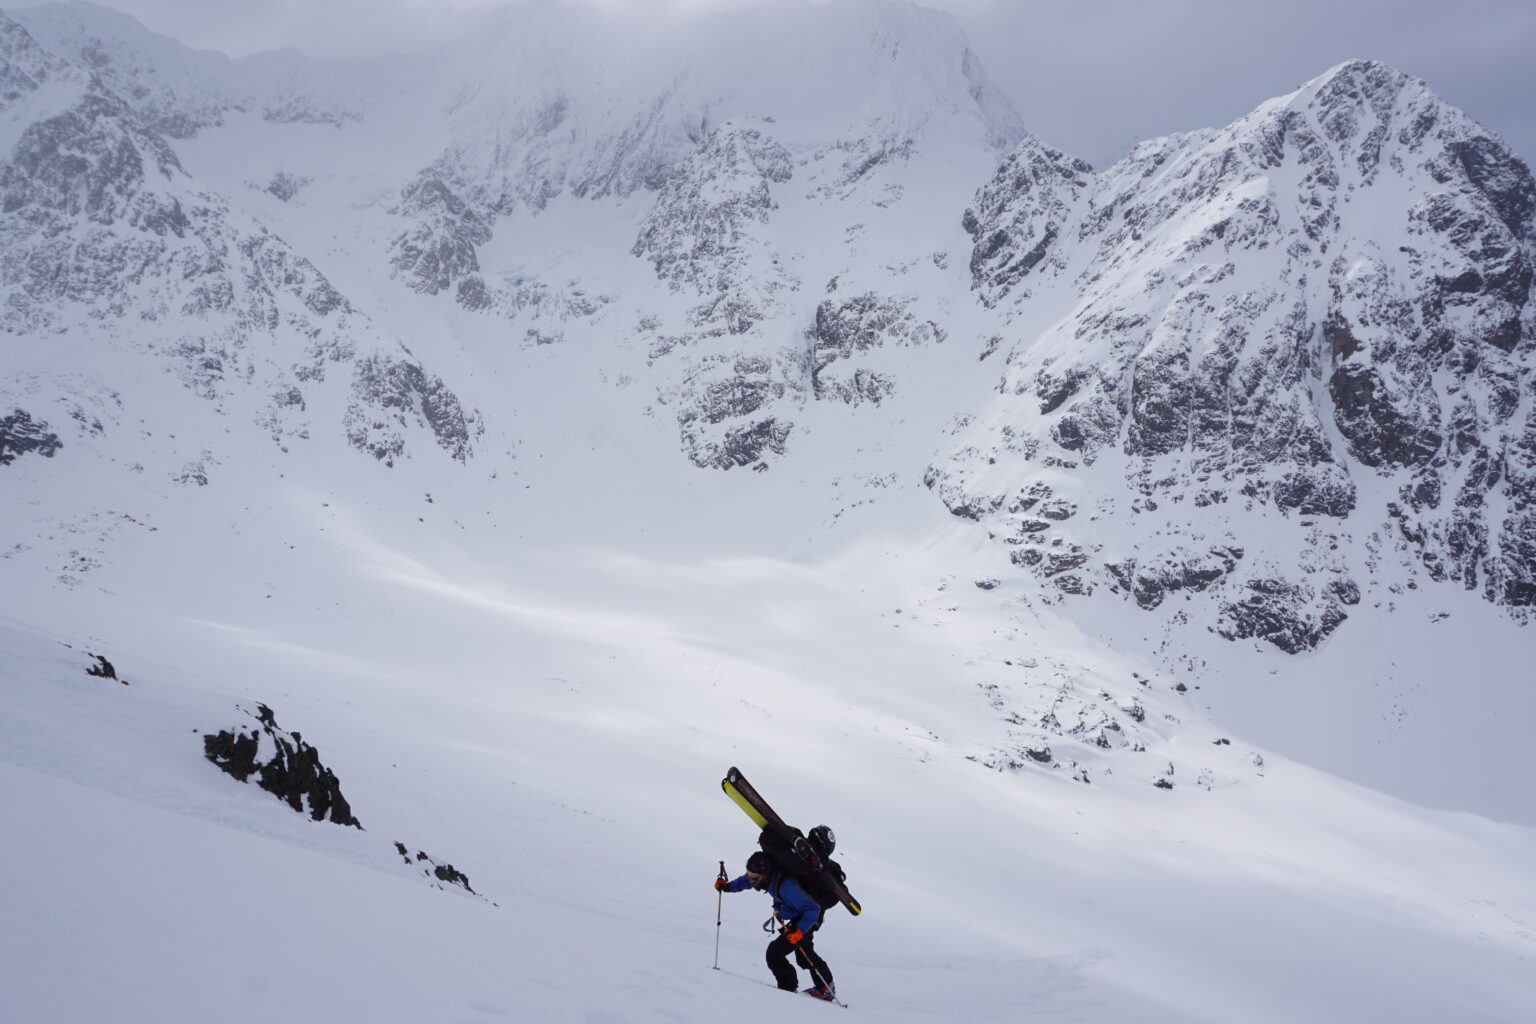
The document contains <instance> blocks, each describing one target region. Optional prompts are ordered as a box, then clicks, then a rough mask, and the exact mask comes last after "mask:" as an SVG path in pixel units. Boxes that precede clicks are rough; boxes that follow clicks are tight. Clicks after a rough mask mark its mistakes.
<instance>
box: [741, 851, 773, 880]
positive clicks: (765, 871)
mask: <svg viewBox="0 0 1536 1024" xmlns="http://www.w3.org/2000/svg"><path fill="white" fill-rule="evenodd" d="M747 871H748V872H749V873H751V874H754V875H771V874H773V858H772V857H770V856H768V855H767V854H766V853H764V852H763V851H762V850H758V851H757V852H756V853H754V854H753V855H752V856H750V857H748V858H747Z"/></svg>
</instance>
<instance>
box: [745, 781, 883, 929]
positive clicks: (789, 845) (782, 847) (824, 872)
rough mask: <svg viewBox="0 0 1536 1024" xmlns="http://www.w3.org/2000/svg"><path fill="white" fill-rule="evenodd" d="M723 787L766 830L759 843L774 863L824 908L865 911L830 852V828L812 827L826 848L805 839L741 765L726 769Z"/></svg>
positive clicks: (758, 825) (756, 823)
mask: <svg viewBox="0 0 1536 1024" xmlns="http://www.w3.org/2000/svg"><path fill="white" fill-rule="evenodd" d="M720 788H721V789H723V790H724V791H725V795H726V796H728V797H730V798H731V800H732V801H733V802H734V803H735V804H736V806H737V807H740V808H741V809H742V810H743V811H745V812H746V815H747V817H749V818H751V819H752V821H753V823H754V824H755V825H757V827H758V828H760V829H762V830H763V831H762V833H761V834H760V835H759V836H758V838H757V844H758V845H759V846H760V847H762V849H763V852H764V853H766V854H768V856H769V857H770V858H771V859H772V860H773V863H774V866H775V867H777V868H778V869H779V870H780V871H782V872H784V873H785V874H787V875H790V876H792V877H794V878H795V879H796V880H797V881H798V882H800V884H801V886H802V888H804V889H805V891H806V892H807V893H808V894H809V895H810V896H811V898H812V899H814V900H815V901H816V902H817V903H819V904H820V905H821V907H822V909H827V908H829V907H831V906H832V905H833V904H835V903H841V904H842V905H843V906H845V907H847V908H848V912H849V913H850V914H858V913H860V912H861V911H862V909H863V908H861V907H860V906H859V901H858V900H856V899H854V898H853V894H852V893H850V892H849V891H848V888H847V886H846V885H844V884H843V879H844V877H845V876H844V875H843V869H842V867H841V866H839V865H838V863H837V861H835V860H832V859H831V857H830V856H828V854H830V853H831V852H832V851H831V849H830V844H831V841H832V838H831V830H830V829H826V827H825V826H821V828H820V829H812V830H811V833H812V835H813V836H814V835H816V834H817V833H818V831H820V832H821V835H822V838H823V840H824V843H823V849H822V850H821V851H818V850H817V849H815V847H814V845H813V844H812V843H810V842H808V841H807V840H806V837H805V835H804V833H802V832H801V831H800V830H799V829H797V828H794V827H793V826H791V825H790V824H788V823H787V822H786V821H785V820H784V819H783V818H781V817H779V816H778V814H776V813H774V810H773V808H772V807H769V806H768V801H766V800H764V799H763V798H762V795H761V794H759V793H758V791H757V790H756V789H754V788H753V786H752V784H751V783H750V782H748V781H747V780H746V777H745V776H743V775H742V774H741V772H740V771H739V770H738V769H736V768H732V769H731V770H730V771H728V772H726V773H725V778H723V779H721V780H720Z"/></svg>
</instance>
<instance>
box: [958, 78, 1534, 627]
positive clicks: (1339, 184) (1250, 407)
mask: <svg viewBox="0 0 1536 1024" xmlns="http://www.w3.org/2000/svg"><path fill="white" fill-rule="evenodd" d="M1533 196H1536V186H1533V184H1532V180H1531V176H1530V172H1529V170H1528V168H1526V166H1525V165H1524V163H1523V162H1521V161H1520V160H1519V159H1518V158H1517V157H1515V156H1514V155H1513V154H1512V153H1510V152H1509V150H1508V149H1507V148H1506V147H1505V146H1504V145H1503V144H1502V143H1501V142H1499V141H1498V140H1497V139H1496V138H1493V137H1492V136H1490V135H1489V134H1488V133H1487V132H1485V131H1484V130H1483V129H1481V128H1480V127H1479V126H1478V125H1476V124H1475V123H1474V122H1472V121H1471V120H1470V119H1469V118H1467V117H1466V116H1465V115H1464V114H1462V113H1460V112H1459V111H1456V110H1454V109H1452V108H1450V107H1448V106H1446V105H1445V104H1444V103H1443V102H1442V101H1440V100H1439V99H1438V98H1437V97H1435V96H1434V95H1433V94H1432V93H1431V92H1429V90H1428V89H1427V88H1426V87H1425V86H1424V84H1423V83H1422V82H1418V81H1417V80H1414V79H1412V78H1410V77H1408V76H1406V75H1403V74H1401V73H1400V72H1397V71H1395V70H1393V69H1391V68H1388V67H1385V66H1383V65H1380V64H1376V63H1371V62H1352V63H1349V64H1345V65H1341V66H1340V67H1338V68H1336V69H1334V70H1333V71H1331V72H1329V73H1328V74H1327V75H1324V76H1323V77H1321V78H1319V79H1318V80H1316V81H1314V82H1312V83H1310V84H1309V85H1307V86H1305V87H1303V88H1302V89H1301V90H1300V91H1298V92H1297V93H1295V94H1293V95H1292V96H1288V97H1283V98H1281V99H1279V100H1276V101H1273V102H1271V103H1269V104H1266V105H1265V106H1263V107H1261V108H1260V109H1259V110H1258V111H1256V112H1255V113H1254V114H1252V115H1249V116H1248V117H1246V118H1244V119H1242V120H1240V121H1238V122H1236V123H1234V124H1233V125H1231V126H1229V127H1228V128H1226V129H1223V130H1221V131H1210V132H1202V133H1195V134H1192V135H1187V136H1176V137H1172V138H1168V139H1162V140H1156V141H1154V142H1150V143H1145V144H1143V145H1141V146H1139V147H1137V149H1136V150H1135V151H1134V152H1133V153H1132V154H1131V155H1130V156H1129V157H1127V158H1126V159H1125V160H1123V161H1122V162H1121V163H1119V164H1117V165H1116V166H1115V167H1112V168H1110V169H1109V170H1107V171H1105V172H1103V173H1102V174H1100V175H1089V174H1088V173H1087V172H1086V168H1085V166H1084V165H1082V164H1081V162H1079V161H1075V160H1072V159H1071V158H1069V157H1066V156H1064V155H1062V154H1060V153H1057V152H1055V151H1053V150H1051V149H1049V148H1048V147H1045V146H1042V145H1040V144H1038V143H1026V144H1025V145H1023V146H1021V147H1020V149H1019V150H1018V151H1016V152H1015V153H1014V154H1013V156H1012V157H1010V159H1009V161H1008V162H1007V163H1005V165H1004V166H1003V168H1002V169H1001V170H1000V171H999V173H998V175H997V176H996V177H995V178H994V180H993V181H992V182H991V183H990V184H988V185H987V186H985V187H984V188H983V189H981V190H980V191H979V192H978V193H977V199H976V202H975V203H974V204H973V206H972V207H971V209H970V210H969V211H967V213H966V215H965V226H966V229H967V230H968V232H969V233H970V234H971V236H972V238H973V239H974V240H975V243H976V244H975V248H974V250H973V254H972V260H971V269H972V274H973V287H974V289H975V291H976V293H977V295H978V297H979V298H980V299H981V300H982V301H983V302H984V303H986V304H988V305H990V306H993V307H995V308H997V309H998V310H999V311H1000V312H1001V313H1002V316H1003V321H1004V323H1005V324H1007V323H1011V322H1015V321H1020V322H1022V321H1023V320H1024V318H1025V314H1026V312H1030V313H1033V312H1034V311H1033V310H1032V309H1031V305H1032V303H1033V302H1037V301H1038V302H1054V303H1056V308H1058V309H1060V310H1062V314H1061V315H1060V316H1059V318H1058V319H1055V320H1054V322H1051V323H1049V326H1047V327H1046V328H1045V329H1044V330H1043V331H1041V332H1040V333H1038V334H1036V333H1034V332H1033V331H1030V330H1025V331H1024V332H1022V333H1018V334H1015V336H1014V339H1013V345H1012V348H1011V350H1010V352H1009V354H1008V356H1007V365H1006V368H1005V370H1004V372H1003V376H1002V378H1001V380H1000V381H999V384H998V390H999V392H1000V395H1001V397H1000V398H999V399H998V402H997V404H998V406H999V410H1000V415H999V416H997V417H993V418H992V419H991V420H990V421H989V423H988V425H986V426H983V427H978V428H976V429H974V430H971V431H969V432H967V433H965V435H964V436H965V445H964V446H963V447H962V448H961V449H958V450H957V451H956V452H955V453H954V454H953V455H952V456H951V457H950V459H949V460H948V461H946V462H941V463H938V464H936V466H935V469H934V470H933V471H931V472H930V477H929V479H930V485H931V486H934V487H935V488H936V489H937V490H938V491H939V493H940V494H941V496H942V497H943V498H944V500H945V502H946V503H947V504H948V505H949V506H950V508H951V510H952V511H954V512H955V513H956V514H957V515H965V516H967V517H969V518H977V519H985V520H986V521H987V522H988V524H989V529H991V530H992V531H994V532H995V533H996V534H998V535H999V536H1000V537H1002V538H1003V539H1004V540H1005V541H1006V542H1007V543H1008V544H1009V545H1011V546H1012V548H1013V550H1012V555H1013V560H1014V561H1015V562H1016V563H1017V564H1020V565H1023V566H1026V567H1028V568H1030V569H1032V570H1034V571H1036V572H1037V573H1039V574H1040V575H1041V576H1042V577H1043V578H1044V579H1045V580H1046V581H1048V582H1049V583H1051V584H1054V585H1055V586H1056V587H1057V588H1058V589H1060V590H1063V591H1067V592H1072V593H1082V592H1088V591H1090V590H1091V589H1092V588H1093V587H1095V586H1106V585H1107V586H1109V587H1111V588H1113V589H1116V590H1119V591H1121V592H1122V593H1124V594H1125V595H1126V596H1127V597H1129V598H1133V599H1134V600H1135V601H1136V602H1137V603H1138V604H1140V605H1141V606H1143V607H1155V606H1156V605H1157V604H1159V603H1160V602H1161V600H1162V598H1163V596H1165V595H1166V594H1168V593H1170V592H1172V591H1176V590H1184V591H1190V592H1208V593H1209V594H1210V595H1211V596H1212V598H1213V600H1214V602H1215V604H1216V609H1215V611H1216V616H1217V618H1218V620H1219V622H1220V625H1219V627H1218V628H1219V630H1220V631H1221V632H1222V633H1223V634H1224V635H1227V636H1229V637H1232V638H1236V639H1241V638H1248V637H1259V638H1262V639H1265V640H1268V641H1270V642H1272V643H1274V644H1276V645H1277V646H1279V647H1281V648H1282V649H1284V650H1287V651H1292V652H1294V651H1300V650H1306V649H1310V648H1312V647H1315V646H1316V645H1317V644H1318V643H1319V642H1320V641H1321V640H1322V639H1323V638H1324V637H1326V636H1327V635H1328V633H1329V632H1331V631H1332V629H1334V628H1336V627H1337V625H1338V624H1339V623H1340V622H1342V621H1343V620H1344V619H1345V618H1346V617H1347V615H1348V609H1349V607H1351V606H1352V605H1353V604H1355V603H1357V602H1358V601H1359V600H1360V583H1361V579H1362V578H1363V577H1365V576H1368V575H1371V574H1372V571H1373V567H1372V566H1371V565H1369V564H1367V562H1366V561H1365V560H1361V559H1352V558H1351V557H1350V553H1358V552H1360V551H1363V550H1365V546H1366V544H1367V542H1369V543H1370V544H1371V545H1372V546H1373V547H1374V548H1376V549H1383V548H1384V549H1387V550H1392V549H1394V548H1401V549H1403V550H1404V551H1406V552H1410V553H1411V555H1412V560H1413V561H1416V562H1418V563H1419V564H1420V565H1421V566H1422V569H1423V570H1424V571H1425V572H1426V573H1427V575H1428V576H1430V577H1431V578H1432V579H1437V580H1450V581H1455V582H1458V583H1460V584H1461V585H1462V586H1464V587H1466V588H1467V589H1470V590H1476V591H1479V592H1480V593H1482V594H1483V596H1485V597H1486V598H1488V599H1489V600H1490V601H1493V602H1495V603H1498V604H1501V605H1506V606H1509V607H1511V608H1514V609H1524V608H1528V607H1530V606H1531V605H1532V604H1533V603H1536V589H1533V585H1536V562H1533V561H1532V559H1531V548H1530V542H1529V538H1530V537H1531V536H1532V535H1533V528H1536V521H1533V520H1532V518H1531V516H1532V515H1533V514H1536V513H1533V512H1532V499H1533V498H1536V477H1533V475H1532V466H1533V456H1536V448H1533V442H1536V419H1533V416H1536V406H1532V404H1531V402H1530V399H1529V396H1530V395H1531V393H1532V388H1533V386H1536V384H1533V375H1532V350H1533V347H1536V341H1533V338H1536V333H1533V330H1532V326H1533V323H1536V321H1533V308H1536V304H1533V303H1532V302H1531V301H1530V300H1531V286H1532V274H1531V266H1532V258H1533V255H1536V234H1533V231H1532V211H1533V209H1536V205H1533V202H1532V197H1533ZM1383 225H1387V226H1383ZM1037 297H1039V298H1037ZM1031 322H1035V321H1031ZM1006 335H1007V328H1006V327H1005V328H1004V336H1005V337H1006ZM1001 410H1006V412H1001ZM998 420H1002V421H1003V423H1005V424H1006V425H1002V426H996V425H993V424H994V423H996V422H997V421H998ZM993 461H1006V462H1007V464H1008V465H1010V466H1013V467H1016V469H1017V473H1016V475H1014V474H1009V475H1010V477H1011V479H1010V480H1009V482H1008V486H1007V488H1006V489H1004V490H997V489H994V488H993V487H992V485H991V481H994V480H996V479H998V477H999V476H1000V475H1002V474H1000V473H999V472H998V471H997V470H995V469H994V468H992V467H993ZM1127 485H1129V489H1128V492H1127V491H1122V490H1121V488H1124V487H1126V486H1127ZM1047 495H1053V496H1055V500H1056V501H1058V502H1064V503H1067V504H1070V505H1072V506H1076V507H1077V509H1080V508H1082V507H1085V506H1086V507H1088V508H1090V509H1092V511H1093V512H1094V514H1095V515H1096V516H1114V517H1121V516H1126V515H1130V516H1132V517H1137V518H1144V519H1145V520H1146V521H1147V522H1148V523H1149V524H1153V523H1155V524H1156V531H1155V534H1156V535H1160V536H1162V537H1164V538H1166V539H1164V540H1156V539H1153V537H1146V536H1143V537H1142V540H1141V542H1140V543H1138V545H1137V546H1136V548H1135V549H1134V550H1123V551H1115V550H1109V549H1104V548H1101V547H1099V546H1096V545H1092V544H1089V543H1085V542H1084V541H1083V540H1082V539H1080V538H1081V534H1080V532H1079V531H1078V530H1075V529H1073V526H1072V525H1058V524H1066V523H1067V520H1070V519H1072V518H1073V516H1074V515H1076V509H1074V511H1073V512H1072V513H1070V514H1067V513H1065V512H1064V511H1061V510H1060V507H1059V506H1058V512H1057V513H1056V514H1055V515H1053V516H1042V514H1041V509H1042V507H1043V506H1042V502H1045V501H1049V500H1051V499H1050V498H1047V497H1046V496H1047ZM1079 521H1080V520H1079ZM1263 524H1269V525H1263ZM1276 526H1278V528H1279V530H1280V531H1281V532H1280V536H1282V537H1285V538H1288V539H1286V540H1283V541H1282V542H1281V544H1280V545H1276V544H1275V543H1273V542H1272V541H1271V542H1270V543H1267V544H1264V545H1260V544H1255V543H1252V542H1251V541H1250V540H1248V538H1249V537H1253V536H1267V535H1266V534H1264V533H1261V531H1268V530H1272V529H1274V528H1275V527H1276ZM1142 532H1143V533H1145V532H1147V531H1142Z"/></svg>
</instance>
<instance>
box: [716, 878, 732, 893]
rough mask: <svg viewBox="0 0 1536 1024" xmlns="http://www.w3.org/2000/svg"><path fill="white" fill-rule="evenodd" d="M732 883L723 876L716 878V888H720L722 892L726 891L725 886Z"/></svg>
mask: <svg viewBox="0 0 1536 1024" xmlns="http://www.w3.org/2000/svg"><path fill="white" fill-rule="evenodd" d="M730 884H731V883H730V882H728V881H726V880H725V879H723V878H717V879H715V888H716V889H719V890H720V891H721V892H724V891H725V887H726V886H727V885H730Z"/></svg>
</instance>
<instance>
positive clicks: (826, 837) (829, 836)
mask: <svg viewBox="0 0 1536 1024" xmlns="http://www.w3.org/2000/svg"><path fill="white" fill-rule="evenodd" d="M806 839H807V840H809V841H810V844H811V849H812V850H815V851H816V856H818V857H823V858H825V857H830V856H832V851H833V850H835V849H837V836H836V835H834V834H833V832H832V829H831V828H829V827H828V826H826V825H817V826H816V827H815V828H813V829H811V834H810V835H808V836H806Z"/></svg>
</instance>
